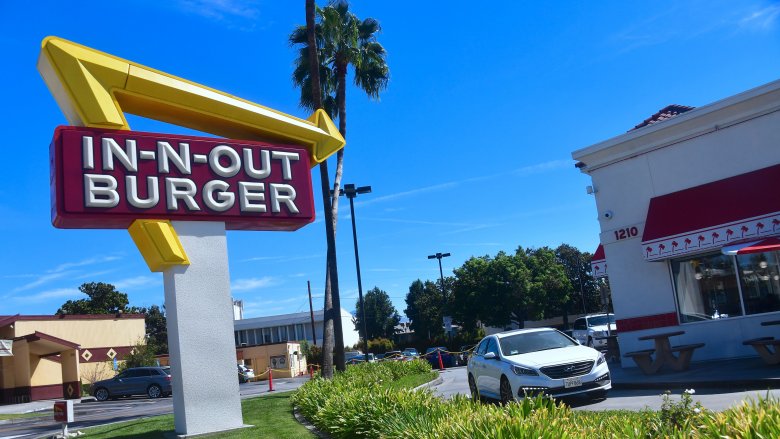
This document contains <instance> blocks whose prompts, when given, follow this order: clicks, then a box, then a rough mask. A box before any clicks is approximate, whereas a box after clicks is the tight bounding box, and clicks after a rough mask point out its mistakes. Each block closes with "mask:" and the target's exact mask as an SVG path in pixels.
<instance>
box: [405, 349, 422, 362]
mask: <svg viewBox="0 0 780 439" xmlns="http://www.w3.org/2000/svg"><path fill="white" fill-rule="evenodd" d="M403 354H404V357H407V358H412V359H415V358H420V353H419V352H417V349H415V348H406V349H404V351H403Z"/></svg>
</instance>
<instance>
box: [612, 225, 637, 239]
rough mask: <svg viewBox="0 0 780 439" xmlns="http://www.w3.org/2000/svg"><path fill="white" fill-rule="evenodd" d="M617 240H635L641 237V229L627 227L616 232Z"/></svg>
mask: <svg viewBox="0 0 780 439" xmlns="http://www.w3.org/2000/svg"><path fill="white" fill-rule="evenodd" d="M614 232H615V239H616V240H618V241H620V240H621V239H628V238H633V237H635V236H639V229H638V228H636V227H626V228H625V229H618V230H615V231H614Z"/></svg>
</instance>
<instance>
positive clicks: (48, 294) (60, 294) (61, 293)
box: [14, 288, 84, 303]
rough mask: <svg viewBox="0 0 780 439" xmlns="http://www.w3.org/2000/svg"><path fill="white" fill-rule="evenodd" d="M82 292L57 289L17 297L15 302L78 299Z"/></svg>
mask: <svg viewBox="0 0 780 439" xmlns="http://www.w3.org/2000/svg"><path fill="white" fill-rule="evenodd" d="M83 294H84V293H82V292H81V291H79V290H78V289H76V288H57V289H53V290H47V291H42V292H40V293H36V294H26V295H24V296H18V297H15V298H14V300H15V301H17V302H22V303H40V302H45V301H47V300H50V299H62V298H69V299H72V298H76V297H77V296H79V295H83Z"/></svg>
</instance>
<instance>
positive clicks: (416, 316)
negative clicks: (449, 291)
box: [404, 279, 445, 340]
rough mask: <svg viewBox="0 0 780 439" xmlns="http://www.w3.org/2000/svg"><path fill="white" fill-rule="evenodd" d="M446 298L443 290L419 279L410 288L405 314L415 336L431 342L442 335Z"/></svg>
mask: <svg viewBox="0 0 780 439" xmlns="http://www.w3.org/2000/svg"><path fill="white" fill-rule="evenodd" d="M444 305H445V301H444V296H443V294H442V291H441V289H440V288H439V287H438V285H436V284H435V283H433V282H431V281H425V282H424V283H423V281H421V280H420V279H417V280H416V281H414V282H412V284H411V285H410V286H409V293H408V294H407V295H406V309H405V310H404V313H405V314H406V316H407V317H408V318H409V320H410V321H411V323H410V326H411V328H412V330H413V331H414V333H415V336H416V337H417V338H418V339H421V340H430V339H432V338H434V337H437V336H439V335H441V334H442V333H443V332H444V330H443V328H442V316H443V315H444Z"/></svg>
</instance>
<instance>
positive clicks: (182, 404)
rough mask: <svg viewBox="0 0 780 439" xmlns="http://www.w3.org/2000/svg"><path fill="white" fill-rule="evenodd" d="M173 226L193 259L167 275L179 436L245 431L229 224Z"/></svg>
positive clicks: (167, 298)
mask: <svg viewBox="0 0 780 439" xmlns="http://www.w3.org/2000/svg"><path fill="white" fill-rule="evenodd" d="M172 224H173V228H174V230H176V234H177V235H178V236H179V241H180V242H181V244H182V247H184V251H185V252H186V253H187V256H188V258H189V260H190V265H188V266H176V267H173V268H170V269H168V270H166V271H165V272H164V280H165V310H166V315H167V318H168V349H169V352H170V360H171V374H172V383H173V413H174V422H175V427H176V433H177V434H179V435H187V436H189V435H196V434H201V433H213V432H217V431H224V430H231V429H236V428H241V427H242V426H243V420H242V417H241V400H240V398H239V387H238V378H237V374H236V349H235V344H234V336H233V302H232V301H231V298H230V275H229V272H228V259H227V239H226V236H225V223H222V222H207V221H173V222H172Z"/></svg>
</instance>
